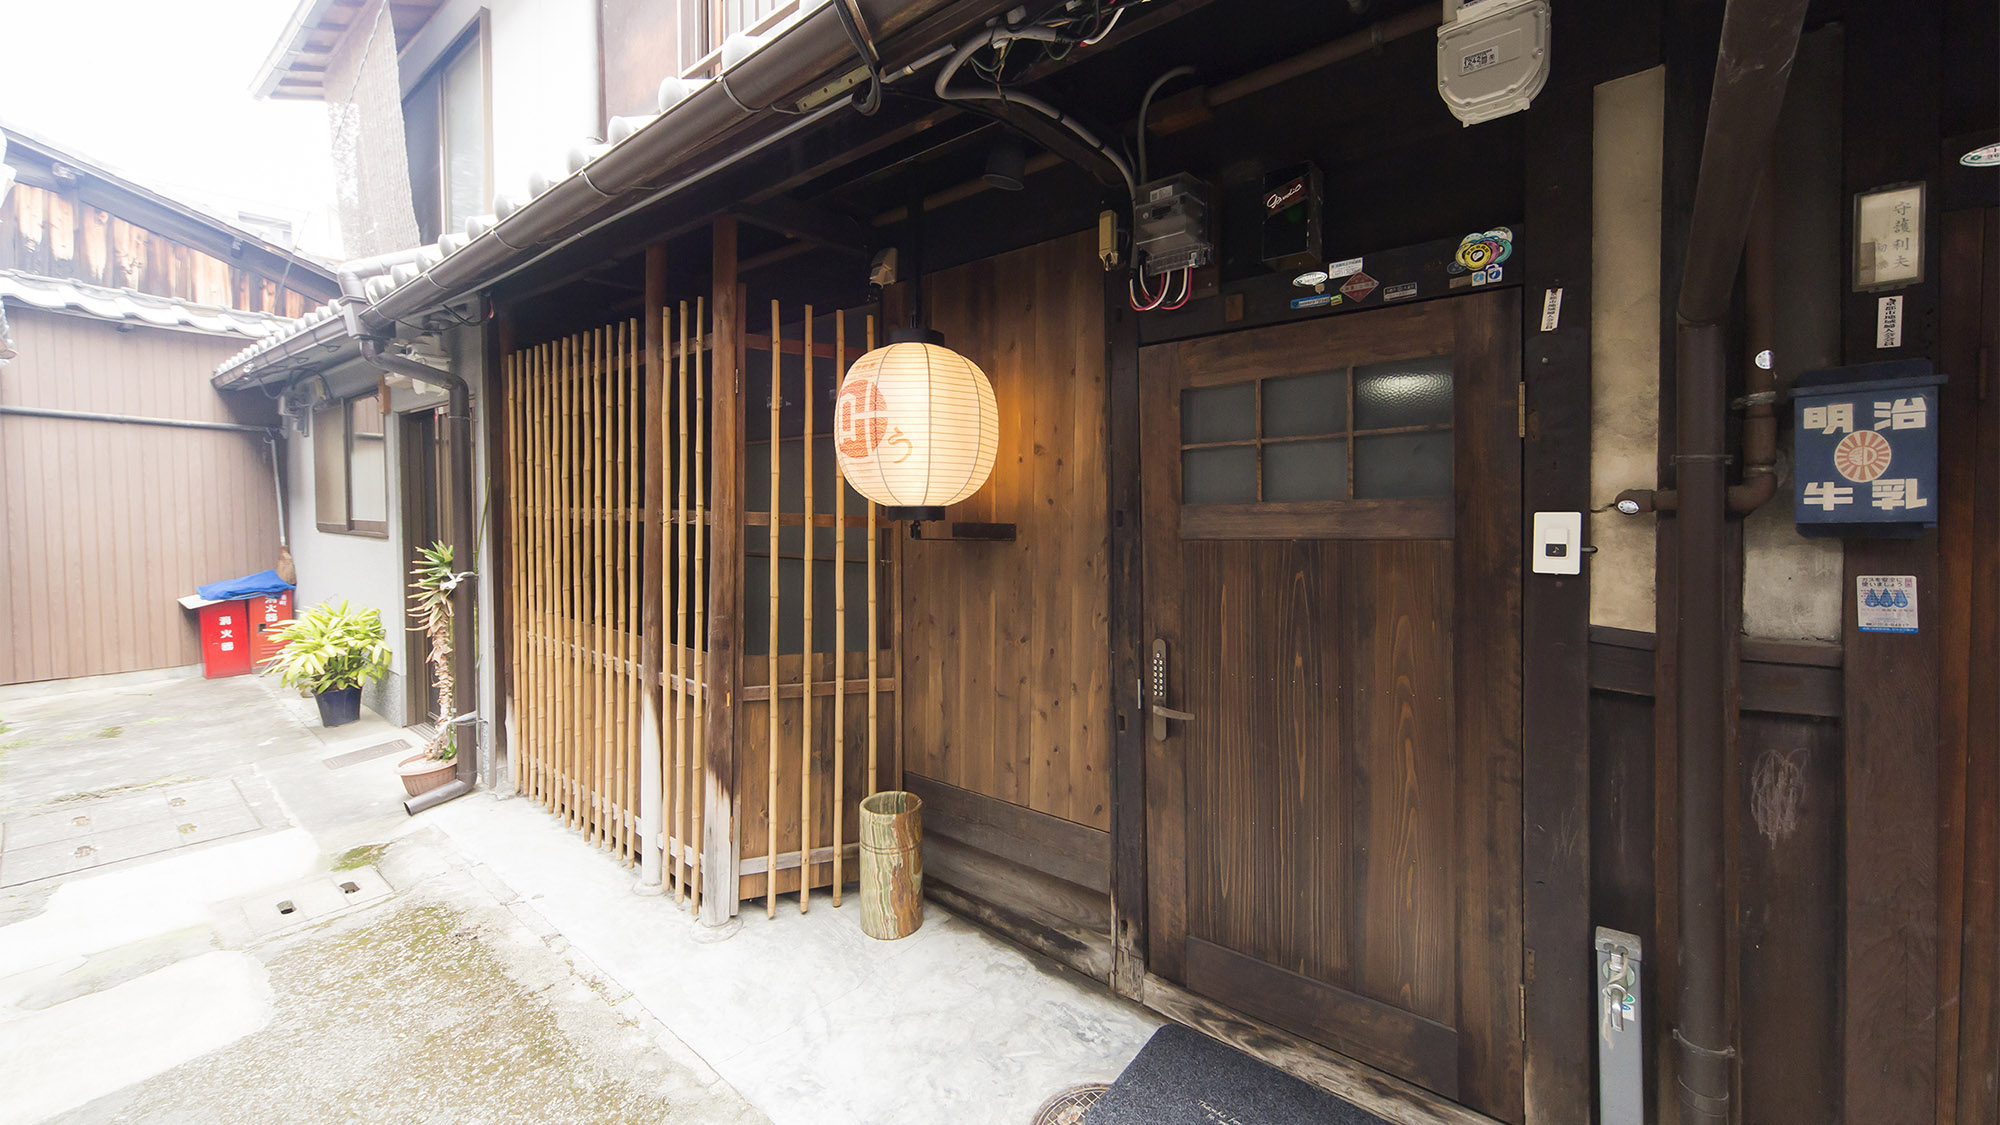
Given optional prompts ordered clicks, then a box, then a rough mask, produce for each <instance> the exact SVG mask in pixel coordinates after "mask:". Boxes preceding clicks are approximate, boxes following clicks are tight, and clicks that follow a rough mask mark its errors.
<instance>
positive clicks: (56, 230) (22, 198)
mask: <svg viewBox="0 0 2000 1125" xmlns="http://www.w3.org/2000/svg"><path fill="white" fill-rule="evenodd" d="M0 269H12V270H23V271H25V272H27V273H32V274H39V275H41V276H43V277H60V278H66V279H69V280H72V281H82V282H88V283H90V284H92V285H108V286H111V287H112V288H116V289H136V290H138V291H139V292H141V293H150V294H152V295H154V296H156V297H173V298H176V299H178V300H183V301H194V302H198V303H200V304H204V305H217V306H221V307H223V308H234V309H241V310H244V311H246V312H267V313H279V314H282V315H284V316H300V315H302V314H304V313H305V312H306V311H307V310H309V309H313V308H316V307H318V305H319V303H320V302H319V301H318V300H317V299H315V298H313V297H312V296H310V295H309V294H308V293H306V292H302V291H300V290H299V289H297V288H292V287H289V286H281V284H280V283H281V282H282V281H285V280H289V279H285V278H278V277H266V276H264V275H263V274H260V273H256V272H254V271H251V270H246V269H242V268H240V267H239V266H237V265H234V264H232V263H230V262H227V261H224V260H223V259H221V258H217V257H214V256H213V255H210V254H208V253H205V252H203V251H202V250H199V249H197V248H195V247H193V246H189V245H187V244H185V243H182V242H178V241H176V240H174V239H171V238H168V237H166V236H165V235H161V234H157V233H155V232H153V231H150V230H147V229H146V228H144V227H141V226H136V225H134V224H132V223H130V222H127V221H126V220H124V219H122V218H119V217H118V216H116V215H112V214H110V213H109V212H106V211H103V210H100V209H98V208H96V207H93V206H91V205H90V204H88V203H85V202H82V201H81V200H79V199H76V198H75V197H74V196H71V195H67V194H58V193H56V192H53V191H48V190H45V189H43V188H38V187H34V186H32V185H30V184H17V185H15V187H14V190H13V192H12V193H11V194H10V195H9V196H8V197H7V198H6V199H5V200H4V201H0ZM237 347H238V349H240V348H241V347H242V342H241V341H238V342H237Z"/></svg>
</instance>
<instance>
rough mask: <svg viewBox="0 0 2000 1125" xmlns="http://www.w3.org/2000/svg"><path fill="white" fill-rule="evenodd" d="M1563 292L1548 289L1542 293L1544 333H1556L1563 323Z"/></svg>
mask: <svg viewBox="0 0 2000 1125" xmlns="http://www.w3.org/2000/svg"><path fill="white" fill-rule="evenodd" d="M1562 318H1563V291H1562V290H1561V289H1546V290H1543V291H1542V331H1544V332H1554V331H1555V330H1556V326H1557V325H1559V324H1561V323H1562Z"/></svg>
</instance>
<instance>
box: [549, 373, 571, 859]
mask: <svg viewBox="0 0 2000 1125" xmlns="http://www.w3.org/2000/svg"><path fill="white" fill-rule="evenodd" d="M549 441H550V443H551V444H550V449H549V502H550V508H549V521H550V522H549V545H550V546H551V547H553V548H554V550H553V551H551V552H550V559H549V634H550V637H549V643H550V654H549V655H550V660H549V664H550V668H549V681H550V687H551V688H552V689H553V693H552V696H551V698H550V700H549V741H550V746H549V756H550V768H549V781H550V786H551V789H552V790H553V796H554V800H555V807H556V812H557V813H558V814H559V816H560V817H561V819H562V822H563V823H564V824H565V825H568V824H570V805H569V724H568V723H567V722H565V719H566V717H567V716H568V715H569V713H570V696H569V671H570V669H569V661H570V649H569V611H570V606H569V583H568V574H569V489H570V484H569V482H570V478H571V477H572V476H573V475H574V474H572V473H570V472H568V471H567V469H568V462H569V341H568V340H566V339H565V340H554V341H551V342H550V348H549Z"/></svg>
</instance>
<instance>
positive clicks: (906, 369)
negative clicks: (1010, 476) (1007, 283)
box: [833, 341, 1000, 508]
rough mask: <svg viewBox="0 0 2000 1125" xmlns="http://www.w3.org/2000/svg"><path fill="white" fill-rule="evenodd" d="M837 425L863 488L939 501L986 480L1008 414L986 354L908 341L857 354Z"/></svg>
mask: <svg viewBox="0 0 2000 1125" xmlns="http://www.w3.org/2000/svg"><path fill="white" fill-rule="evenodd" d="M833 427H834V429H833V437H834V442H833V447H834V451H835V453H836V455H837V456H838V457H839V458H840V471H841V474H842V475H843V476H845V477H846V478H847V482H848V483H849V484H850V485H852V486H853V487H854V491H856V492H859V493H860V494H861V495H863V496H866V497H868V498H869V499H870V500H873V501H875V502H876V503H877V504H884V505H887V506H890V507H895V508H935V507H943V506H944V505H946V504H956V503H958V502H959V501H961V500H963V499H965V498H966V497H968V496H970V495H972V494H973V493H974V492H977V491H979V486H980V485H983V484H985V483H986V477H987V474H989V473H991V472H992V471H993V456H994V453H995V452H996V451H997V450H998V448H999V430H1000V415H999V411H998V409H996V407H995V406H994V402H993V384H992V383H989V382H987V380H986V373H985V372H984V371H981V370H980V369H979V367H978V365H977V364H975V363H973V362H972V361H971V360H969V359H966V358H965V357H964V356H962V355H959V354H958V353H957V352H955V351H952V350H951V349H950V348H947V347H945V346H944V345H942V344H938V343H925V342H915V341H900V342H896V343H891V344H889V345H888V346H887V347H881V348H876V349H875V350H874V351H872V352H869V353H868V354H867V355H864V356H862V357H861V358H860V359H857V360H855V361H854V366H853V367H852V368H850V369H849V370H848V372H847V378H846V379H844V380H842V381H841V384H840V400H839V401H838V402H837V403H836V404H835V405H834V416H833Z"/></svg>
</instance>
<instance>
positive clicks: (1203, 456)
mask: <svg viewBox="0 0 2000 1125" xmlns="http://www.w3.org/2000/svg"><path fill="white" fill-rule="evenodd" d="M1256 502H1257V450H1256V449H1255V448H1254V447H1252V446H1248V445H1232V446H1224V447H1223V448H1221V449H1190V450H1187V451H1186V452H1184V453H1182V454H1181V503H1183V504H1254V503H1256Z"/></svg>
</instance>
